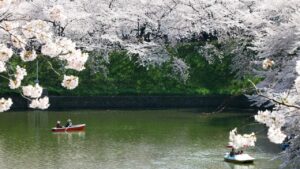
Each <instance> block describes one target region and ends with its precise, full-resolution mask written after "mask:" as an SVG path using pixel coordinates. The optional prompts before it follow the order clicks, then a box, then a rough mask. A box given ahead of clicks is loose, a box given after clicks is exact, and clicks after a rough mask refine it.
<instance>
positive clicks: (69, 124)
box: [65, 119, 72, 127]
mask: <svg viewBox="0 0 300 169" xmlns="http://www.w3.org/2000/svg"><path fill="white" fill-rule="evenodd" d="M71 126H72V120H71V119H68V121H67V124H66V125H65V127H71Z"/></svg>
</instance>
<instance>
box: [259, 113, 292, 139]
mask: <svg viewBox="0 0 300 169" xmlns="http://www.w3.org/2000/svg"><path fill="white" fill-rule="evenodd" d="M254 118H255V120H256V121H258V122H259V123H263V124H265V125H266V126H267V127H269V128H268V138H269V139H270V141H271V142H273V143H276V144H280V143H282V142H283V141H284V139H285V138H286V135H285V134H284V133H282V131H281V127H282V126H283V125H284V124H285V119H284V115H283V114H282V113H278V112H276V111H274V112H271V111H269V110H266V111H258V113H257V115H255V116H254Z"/></svg>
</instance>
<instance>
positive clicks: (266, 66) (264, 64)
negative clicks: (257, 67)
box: [262, 58, 275, 69]
mask: <svg viewBox="0 0 300 169" xmlns="http://www.w3.org/2000/svg"><path fill="white" fill-rule="evenodd" d="M274 64H275V62H274V61H273V60H271V59H269V58H267V59H265V60H263V62H262V67H263V69H270V68H271V67H272V66H273V65H274Z"/></svg>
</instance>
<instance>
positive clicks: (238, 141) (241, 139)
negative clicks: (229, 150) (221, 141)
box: [228, 128, 256, 149]
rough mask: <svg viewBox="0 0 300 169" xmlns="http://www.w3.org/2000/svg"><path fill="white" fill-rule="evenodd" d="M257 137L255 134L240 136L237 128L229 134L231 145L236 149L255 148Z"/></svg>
mask: <svg viewBox="0 0 300 169" xmlns="http://www.w3.org/2000/svg"><path fill="white" fill-rule="evenodd" d="M255 142H256V136H255V134H254V133H251V134H244V135H241V134H238V133H237V128H235V129H233V130H232V131H230V132H229V143H228V144H229V145H230V146H232V147H233V148H235V149H239V148H243V147H249V146H255Z"/></svg>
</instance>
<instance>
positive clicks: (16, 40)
mask: <svg viewBox="0 0 300 169" xmlns="http://www.w3.org/2000/svg"><path fill="white" fill-rule="evenodd" d="M65 20H66V16H65V15H64V13H63V7H62V6H59V5H53V6H46V7H44V6H38V4H35V3H34V2H30V1H18V0H4V1H1V2H0V36H1V40H0V41H1V42H0V72H1V77H3V78H4V79H6V80H8V82H9V85H8V86H9V88H11V89H14V90H18V91H20V93H21V95H22V96H23V97H24V98H26V99H28V100H30V101H31V103H30V105H29V107H31V108H34V109H47V108H48V107H49V105H50V104H49V98H48V97H47V96H42V93H43V88H42V87H41V86H40V85H39V82H36V83H35V85H31V84H22V81H23V79H24V78H26V76H27V74H28V73H29V72H27V71H26V69H25V66H22V67H21V66H20V65H17V66H14V64H12V63H11V60H12V59H14V58H17V59H18V58H19V60H20V61H21V63H22V65H26V64H28V63H29V62H33V61H35V60H36V59H37V58H38V57H45V58H46V57H47V58H48V59H49V61H48V63H49V64H50V65H51V60H59V61H61V62H63V63H64V64H63V69H72V70H75V71H82V70H84V69H85V66H84V65H85V62H86V61H87V59H88V54H87V53H83V52H82V51H81V50H80V49H77V48H76V44H75V43H74V42H72V40H70V39H68V38H66V37H63V36H62V34H60V32H57V30H58V29H62V28H61V27H58V26H57V25H60V24H61V23H63V22H65ZM51 66H52V65H51ZM52 68H53V67H52ZM54 72H55V73H56V74H57V75H59V76H61V74H59V73H58V72H57V71H55V70H54ZM31 73H32V72H31ZM77 85H78V77H75V76H72V75H70V76H68V75H64V80H63V82H62V86H63V87H65V88H67V89H74V88H76V86H77ZM11 105H12V100H11V99H10V98H8V99H5V98H1V104H0V112H3V111H6V110H9V109H10V107H11Z"/></svg>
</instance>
